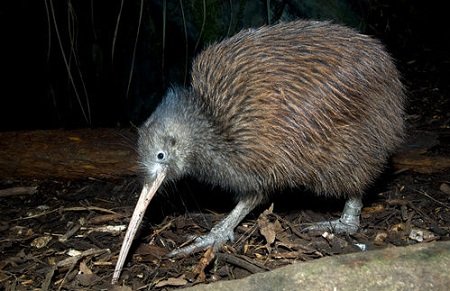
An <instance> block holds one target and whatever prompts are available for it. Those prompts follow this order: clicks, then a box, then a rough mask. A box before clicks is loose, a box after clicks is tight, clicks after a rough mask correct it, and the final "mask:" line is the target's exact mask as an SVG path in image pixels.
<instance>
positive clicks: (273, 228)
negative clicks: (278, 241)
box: [257, 204, 281, 247]
mask: <svg viewBox="0 0 450 291" xmlns="http://www.w3.org/2000/svg"><path fill="white" fill-rule="evenodd" d="M272 212H273V204H272V205H270V207H269V209H267V210H265V211H264V212H263V213H261V215H260V216H259V217H258V221H257V223H258V227H259V232H260V233H261V235H262V236H264V238H265V239H266V246H267V247H269V246H270V245H272V244H273V243H274V242H275V238H276V233H277V231H278V230H280V229H281V224H280V222H279V221H278V220H276V221H275V222H271V221H270V219H269V218H268V215H269V214H271V213H272Z"/></svg>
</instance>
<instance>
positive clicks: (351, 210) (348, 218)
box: [304, 198, 363, 234]
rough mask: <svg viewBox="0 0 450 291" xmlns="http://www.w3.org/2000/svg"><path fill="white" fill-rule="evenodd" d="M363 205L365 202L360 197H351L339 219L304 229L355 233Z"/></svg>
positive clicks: (318, 223)
mask: <svg viewBox="0 0 450 291" xmlns="http://www.w3.org/2000/svg"><path fill="white" fill-rule="evenodd" d="M362 206H363V204H362V201H361V199H360V198H350V199H348V200H347V201H346V202H345V206H344V210H343V211H342V215H341V217H340V218H339V219H336V220H332V221H321V222H317V223H314V224H313V225H311V226H309V227H307V228H305V229H304V230H306V231H310V230H322V231H331V232H334V233H348V234H353V233H355V232H357V231H358V228H359V216H360V214H361V208H362Z"/></svg>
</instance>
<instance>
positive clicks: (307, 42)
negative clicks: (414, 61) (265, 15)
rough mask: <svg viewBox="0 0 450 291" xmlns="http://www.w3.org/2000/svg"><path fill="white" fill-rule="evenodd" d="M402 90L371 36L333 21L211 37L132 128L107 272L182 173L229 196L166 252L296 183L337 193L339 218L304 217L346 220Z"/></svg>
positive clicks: (338, 227) (227, 226) (388, 147)
mask: <svg viewBox="0 0 450 291" xmlns="http://www.w3.org/2000/svg"><path fill="white" fill-rule="evenodd" d="M404 100H405V92H404V87H403V85H402V83H401V81H400V77H399V73H398V71H397V69H396V67H395V65H394V62H393V60H392V58H391V57H390V55H389V54H388V53H387V52H386V50H385V48H384V47H383V45H382V44H381V43H380V41H378V40H376V39H374V38H372V37H369V36H366V35H363V34H360V33H358V32H356V31H355V30H353V29H351V28H348V27H345V26H341V25H337V24H333V23H331V22H320V21H305V20H298V21H294V22H288V23H279V24H276V25H273V26H264V27H261V28H258V29H246V30H243V31H241V32H239V33H237V34H236V35H235V36H233V37H230V38H228V39H225V40H223V41H221V42H218V43H215V44H212V45H210V46H209V47H207V48H206V49H205V50H203V51H202V52H201V53H200V54H199V55H198V56H197V57H196V58H195V60H194V61H193V65H192V70H191V86H190V87H189V88H178V87H174V88H171V89H169V90H168V92H167V94H166V95H165V96H164V98H163V99H162V101H161V103H160V104H159V106H158V107H157V108H156V110H155V111H154V112H153V114H152V115H151V116H150V117H149V118H148V120H147V121H146V122H145V123H144V124H143V125H142V127H140V129H139V140H138V152H139V156H140V163H141V164H142V165H143V168H144V187H143V190H142V193H141V196H140V198H139V201H138V205H137V206H136V209H135V211H134V214H133V216H132V219H131V222H130V225H129V227H128V231H127V234H126V236H125V239H124V243H123V245H122V250H121V254H120V256H119V261H118V263H117V266H116V271H115V274H114V277H113V281H114V280H115V281H116V282H117V278H118V276H119V274H120V270H121V268H122V265H123V262H124V260H125V257H126V254H127V252H128V250H129V247H130V244H131V241H132V240H133V237H134V235H135V232H136V229H137V227H138V225H139V224H140V222H141V219H142V216H143V214H144V212H145V209H146V207H147V205H148V203H149V201H150V200H151V198H152V197H153V195H154V194H155V192H156V191H157V189H158V187H159V186H160V185H161V183H163V182H164V181H167V180H176V179H178V178H180V177H183V176H192V177H196V178H197V179H199V180H200V181H202V182H204V183H208V184H211V185H216V186H220V187H222V188H223V189H225V190H228V191H229V192H230V193H233V194H234V197H235V198H236V201H237V205H236V207H235V208H234V209H233V210H232V211H231V213H230V214H229V215H228V216H227V217H225V219H223V220H222V221H221V222H219V223H218V224H217V225H216V226H214V227H213V228H212V230H211V232H210V233H209V234H207V235H205V236H202V237H199V238H197V239H196V240H195V241H194V242H193V243H192V244H190V245H188V246H186V247H184V248H181V249H176V250H175V251H173V252H172V253H171V255H178V254H188V253H191V252H194V251H197V250H201V249H204V248H207V247H210V246H213V247H215V248H217V247H219V246H221V245H223V244H224V243H225V242H227V241H228V240H232V239H233V232H234V228H235V227H236V226H237V225H238V224H239V223H240V222H241V221H242V219H243V218H244V217H245V216H246V215H247V214H248V213H249V212H250V211H252V210H253V209H254V208H255V207H256V206H257V205H258V204H260V203H261V202H262V201H265V200H266V199H267V198H268V197H270V195H272V194H276V193H277V192H279V191H281V190H283V189H286V188H297V187H299V186H304V187H306V188H307V189H309V190H311V191H312V192H313V193H316V194H317V195H321V196H328V197H336V198H342V199H346V204H345V206H344V210H343V212H342V215H341V217H340V218H339V219H337V220H335V221H326V222H321V223H317V224H315V225H313V226H311V227H310V229H331V230H332V231H335V232H338V233H339V232H340V233H354V232H356V231H357V230H358V228H359V219H360V211H361V208H362V202H361V198H362V196H363V193H364V191H365V189H367V187H368V186H369V185H370V184H371V183H372V182H373V180H374V179H375V178H376V177H377V176H378V175H379V174H380V173H381V172H382V171H383V168H384V166H385V164H386V162H387V160H388V157H389V155H390V154H392V152H393V151H394V150H395V149H396V147H398V145H399V144H400V143H401V141H402V138H403V135H404V121H403V115H404Z"/></svg>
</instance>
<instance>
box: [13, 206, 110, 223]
mask: <svg viewBox="0 0 450 291" xmlns="http://www.w3.org/2000/svg"><path fill="white" fill-rule="evenodd" d="M91 210H94V211H99V212H106V213H110V214H116V215H118V213H117V212H114V211H112V210H109V209H105V208H101V207H96V206H88V207H84V206H76V207H68V208H57V209H53V210H50V211H46V212H42V213H39V214H36V215H31V216H27V217H20V218H16V219H13V220H12V221H18V220H26V219H32V218H37V217H41V216H44V215H48V214H51V213H53V212H57V211H91Z"/></svg>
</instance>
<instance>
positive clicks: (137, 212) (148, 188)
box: [111, 167, 166, 284]
mask: <svg viewBox="0 0 450 291" xmlns="http://www.w3.org/2000/svg"><path fill="white" fill-rule="evenodd" d="M165 176H166V168H165V167H162V168H161V170H160V171H159V172H158V173H157V174H156V177H155V179H154V180H153V181H152V182H151V183H147V182H146V183H145V184H144V187H143V188H142V192H141V194H140V196H139V200H138V202H137V204H136V207H135V208H134V212H133V216H131V220H130V224H128V229H127V233H126V234H125V237H124V239H123V242H122V247H121V249H120V254H119V257H118V259H117V263H116V268H115V269H114V274H113V277H112V281H111V284H116V283H117V282H118V280H119V277H120V273H121V272H122V268H123V265H124V263H125V259H126V257H127V254H128V251H129V250H130V247H131V243H132V242H133V239H134V236H135V235H136V231H137V229H138V228H139V225H140V224H141V222H142V218H143V217H144V213H145V210H146V209H147V206H148V205H149V203H150V201H151V200H152V198H153V196H155V193H156V191H157V190H158V188H159V186H160V185H161V183H162V181H163V180H164V178H165Z"/></svg>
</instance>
